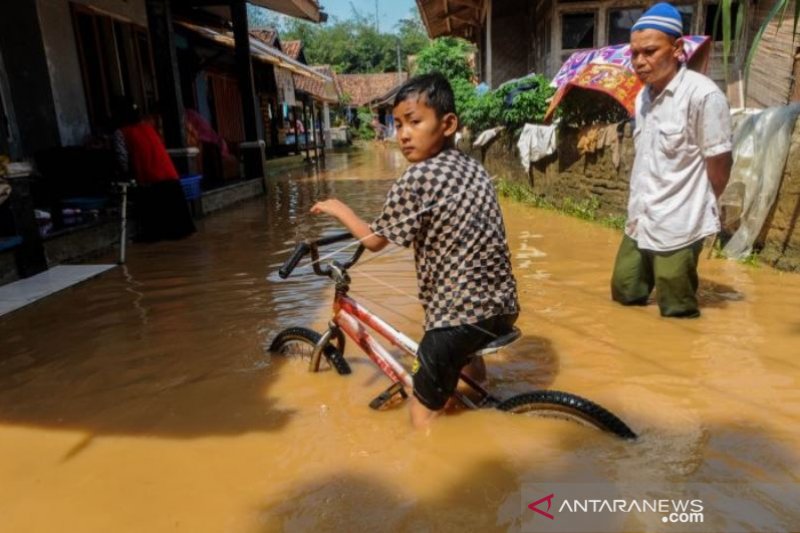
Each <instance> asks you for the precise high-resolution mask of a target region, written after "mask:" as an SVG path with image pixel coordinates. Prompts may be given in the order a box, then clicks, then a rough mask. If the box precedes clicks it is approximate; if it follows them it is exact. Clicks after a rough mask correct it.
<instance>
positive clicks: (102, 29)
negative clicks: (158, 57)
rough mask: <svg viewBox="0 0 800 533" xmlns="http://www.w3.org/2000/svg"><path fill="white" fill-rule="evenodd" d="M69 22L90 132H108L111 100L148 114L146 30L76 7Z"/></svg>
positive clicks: (152, 96)
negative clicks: (127, 101) (119, 99)
mask: <svg viewBox="0 0 800 533" xmlns="http://www.w3.org/2000/svg"><path fill="white" fill-rule="evenodd" d="M72 20H73V27H74V28H75V39H76V41H77V45H78V55H79V58H80V64H81V71H82V74H83V87H84V92H85V94H86V105H87V107H88V111H89V121H90V123H91V126H92V130H93V131H95V132H97V131H103V130H107V129H109V128H110V126H111V118H112V117H111V115H112V113H113V111H114V110H113V107H114V100H115V99H116V98H117V97H120V96H126V97H129V98H130V99H132V100H133V101H134V102H136V103H137V104H138V105H139V107H140V108H141V109H142V110H143V111H144V112H145V113H148V112H149V111H151V110H152V109H153V107H154V105H155V101H156V83H155V74H154V69H153V63H152V59H151V58H152V55H151V52H150V42H149V40H148V37H147V30H146V29H144V28H142V27H139V26H136V25H134V24H130V23H128V22H123V21H119V20H116V19H113V18H111V17H108V16H105V15H100V14H98V13H96V12H94V11H92V10H91V9H89V8H86V7H83V6H80V5H77V4H73V5H72Z"/></svg>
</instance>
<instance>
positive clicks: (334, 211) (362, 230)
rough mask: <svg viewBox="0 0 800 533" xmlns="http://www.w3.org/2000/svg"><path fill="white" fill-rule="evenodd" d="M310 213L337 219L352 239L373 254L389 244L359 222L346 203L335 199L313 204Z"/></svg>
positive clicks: (365, 224)
mask: <svg viewBox="0 0 800 533" xmlns="http://www.w3.org/2000/svg"><path fill="white" fill-rule="evenodd" d="M311 213H312V214H314V215H320V214H322V213H324V214H326V215H330V216H332V217H334V218H337V219H339V222H341V223H342V225H343V226H344V227H346V228H347V230H348V231H349V232H350V233H352V234H353V237H355V238H356V239H358V240H359V241H361V244H363V245H364V246H366V248H367V249H368V250H372V251H373V252H377V251H378V250H381V249H382V248H383V247H384V246H386V244H387V243H388V242H389V241H388V240H386V238H385V237H382V236H380V235H376V234H374V233H372V230H371V229H370V227H369V224H367V223H366V222H364V221H363V220H361V219H360V218H359V217H358V215H356V214H355V213H354V212H353V210H352V209H350V207H349V206H348V205H347V204H346V203H344V202H342V201H339V200H337V199H336V198H330V199H328V200H323V201H321V202H317V203H315V204H314V205H313V206H312V207H311Z"/></svg>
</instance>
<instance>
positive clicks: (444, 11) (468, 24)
mask: <svg viewBox="0 0 800 533" xmlns="http://www.w3.org/2000/svg"><path fill="white" fill-rule="evenodd" d="M484 4H485V0H457V1H456V0H449V1H448V0H417V7H418V8H419V13H420V15H421V16H422V23H423V24H425V29H427V30H428V35H429V36H430V37H431V39H434V38H436V37H442V36H453V37H462V38H464V39H467V40H468V41H472V42H473V43H476V42H477V41H478V38H479V36H480V28H481V23H482V20H483V11H484V9H483V6H484Z"/></svg>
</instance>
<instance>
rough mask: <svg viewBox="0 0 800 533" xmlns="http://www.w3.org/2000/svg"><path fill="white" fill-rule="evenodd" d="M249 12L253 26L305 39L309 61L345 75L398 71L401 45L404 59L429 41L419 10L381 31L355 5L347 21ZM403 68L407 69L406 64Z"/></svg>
mask: <svg viewBox="0 0 800 533" xmlns="http://www.w3.org/2000/svg"><path fill="white" fill-rule="evenodd" d="M248 13H249V18H250V21H251V23H252V25H253V26H254V27H275V28H277V29H278V31H279V33H280V39H281V40H282V41H291V40H301V41H303V47H304V53H305V56H306V60H307V61H308V63H309V64H311V65H331V66H332V67H333V68H334V70H336V72H339V73H344V74H356V73H377V72H396V71H397V51H398V46H399V49H400V56H401V62H403V61H405V57H406V56H408V55H413V54H417V53H419V51H420V50H422V48H423V47H425V46H426V45H427V44H428V41H429V39H428V37H427V34H426V33H425V29H424V27H423V26H422V22H421V21H420V19H419V15H418V14H417V12H416V10H413V11H412V12H411V13H410V14H409V17H408V18H405V19H403V20H401V21H400V22H399V23H398V24H397V26H396V28H395V31H394V32H393V33H383V32H380V31H378V30H377V29H376V28H375V21H374V19H373V18H372V17H370V16H367V15H365V14H363V13H361V12H360V11H358V10H357V9H355V8H353V13H352V15H351V16H350V17H348V18H347V19H346V20H339V19H337V18H335V17H334V18H332V20H331V21H330V22H328V23H326V24H311V23H309V22H306V21H303V20H300V19H295V18H289V17H280V18H278V17H275V16H272V15H269V14H268V13H269V12H268V11H266V10H263V9H261V8H257V7H253V6H249V11H248ZM401 68H402V69H405V64H401Z"/></svg>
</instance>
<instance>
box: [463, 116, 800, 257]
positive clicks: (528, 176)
mask: <svg viewBox="0 0 800 533" xmlns="http://www.w3.org/2000/svg"><path fill="white" fill-rule="evenodd" d="M516 141H517V139H516V138H515V137H513V136H512V135H511V134H509V133H507V132H505V133H503V134H502V135H500V136H499V137H498V138H497V139H496V140H495V141H494V142H493V143H492V144H490V145H489V146H488V147H486V148H484V149H483V150H480V149H478V150H475V149H470V148H467V146H468V144H469V139H465V142H464V143H463V144H462V145H461V146H460V147H461V148H462V149H465V150H466V151H467V152H468V153H469V154H470V155H472V156H473V157H475V158H476V159H478V160H482V161H483V164H484V166H485V167H486V169H487V171H488V172H489V175H491V176H492V177H497V178H500V179H504V180H508V181H511V182H515V183H522V184H525V185H527V186H529V187H531V188H532V189H533V191H534V192H536V193H537V194H539V195H540V196H542V197H544V198H546V199H549V200H552V201H554V202H555V203H559V202H560V201H562V200H564V199H565V198H571V199H573V200H583V199H586V198H591V197H595V198H597V199H598V200H599V201H600V207H599V211H600V213H601V214H603V215H605V214H618V215H624V214H625V212H626V209H627V202H628V185H629V178H630V173H631V166H632V164H633V156H634V148H633V139H632V138H631V131H630V124H627V125H626V126H625V130H624V133H623V135H622V139H621V141H620V165H619V168H615V166H614V164H613V162H612V158H611V151H610V150H609V149H607V148H606V149H603V150H602V151H599V152H596V153H594V154H587V155H579V154H578V150H577V145H578V135H577V131H575V130H566V131H563V130H562V131H560V132H559V139H558V152H557V153H556V154H554V155H553V156H551V157H549V158H548V159H546V160H542V161H539V162H538V163H535V164H534V165H533V166H532V168H531V170H530V172H526V171H525V170H524V169H523V168H522V164H521V163H520V160H519V156H518V155H517V148H516ZM761 242H762V243H763V249H762V250H761V253H760V257H761V259H762V260H763V261H765V262H767V263H769V264H770V265H773V266H775V267H776V268H779V269H781V270H791V271H798V272H800V121H798V123H797V125H796V126H795V130H794V133H793V137H792V145H791V148H790V151H789V156H788V158H787V161H786V168H785V169H784V174H783V180H782V182H781V188H780V190H779V192H778V199H777V200H776V202H775V207H774V209H773V212H772V214H771V215H770V217H769V218H768V219H767V221H766V223H765V226H764V230H763V232H762V240H761Z"/></svg>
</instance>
